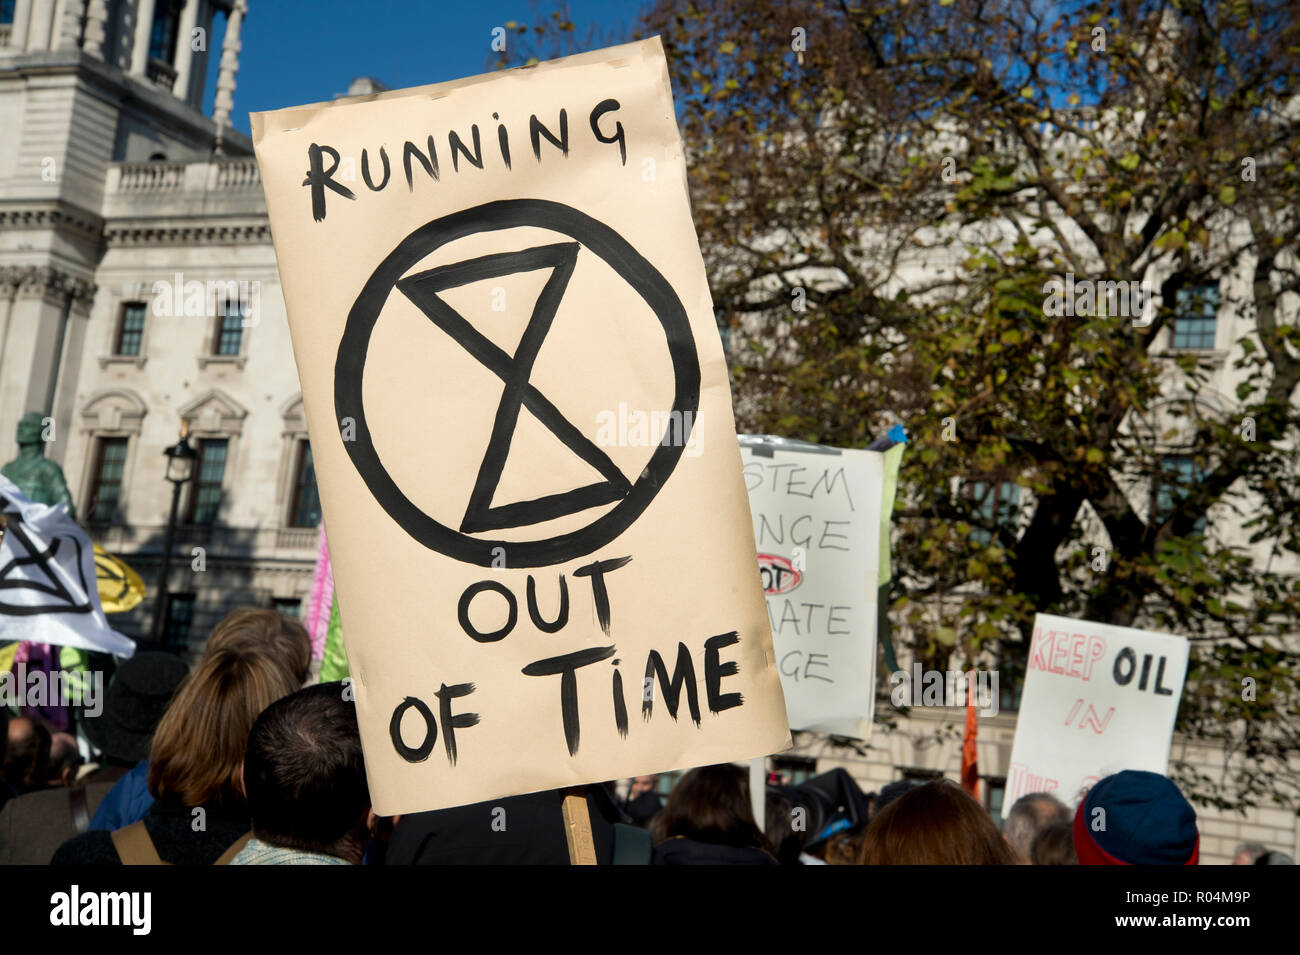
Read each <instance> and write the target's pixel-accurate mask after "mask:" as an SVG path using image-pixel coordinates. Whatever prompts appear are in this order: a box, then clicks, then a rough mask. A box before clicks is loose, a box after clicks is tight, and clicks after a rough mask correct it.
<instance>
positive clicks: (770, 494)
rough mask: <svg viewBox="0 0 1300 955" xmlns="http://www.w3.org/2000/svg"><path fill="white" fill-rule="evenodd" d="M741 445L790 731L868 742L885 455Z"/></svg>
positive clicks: (752, 440) (768, 442) (778, 443)
mask: <svg viewBox="0 0 1300 955" xmlns="http://www.w3.org/2000/svg"><path fill="white" fill-rule="evenodd" d="M742 445H743V446H742V448H741V453H742V458H743V460H744V462H745V484H746V487H747V488H748V489H749V507H750V511H751V512H752V514H753V519H754V540H755V542H756V544H757V546H758V566H759V573H760V575H761V577H762V581H763V591H764V593H765V594H766V597H767V613H768V624H769V626H770V627H771V629H772V643H773V648H774V650H775V652H776V659H777V668H778V669H779V670H780V673H781V683H782V685H783V687H784V689H785V705H786V712H787V715H788V718H789V721H790V728H791V729H796V730H814V731H818V732H822V733H834V734H836V735H839V736H853V737H857V738H859V739H867V738H868V737H869V736H870V735H871V716H872V710H873V709H874V704H875V699H876V619H877V595H878V592H879V588H878V579H879V565H880V555H881V547H880V538H881V532H882V527H881V508H882V506H883V501H884V484H885V467H884V460H885V456H884V455H883V454H881V453H880V452H877V451H857V450H842V449H840V448H828V447H822V446H819V445H810V444H805V443H803V442H789V441H784V440H782V439H780V438H771V437H768V436H757V435H755V436H750V435H747V436H745V438H744V439H743V440H742Z"/></svg>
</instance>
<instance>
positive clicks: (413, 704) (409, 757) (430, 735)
mask: <svg viewBox="0 0 1300 955" xmlns="http://www.w3.org/2000/svg"><path fill="white" fill-rule="evenodd" d="M411 708H414V709H415V712H417V713H419V714H420V716H421V718H422V719H423V720H424V742H422V743H421V744H420V745H419V746H407V745H406V741H405V740H403V739H402V717H403V716H405V715H406V711H407V710H409V709H411ZM388 735H389V738H390V739H392V741H393V748H394V749H396V750H397V754H398V755H399V756H401V757H402V759H404V760H406V761H407V762H408V763H422V762H424V761H425V760H426V759H428V758H429V754H430V753H432V752H433V744H434V743H436V742H438V721H437V720H435V719H434V718H433V711H432V710H431V709H429V707H428V705H427V704H426V703H425V702H424V700H421V699H417V698H416V697H414V696H408V697H407V698H406V699H404V700H403V701H402V702H401V703H398V704H397V708H396V709H394V710H393V718H392V719H391V720H389V721H388Z"/></svg>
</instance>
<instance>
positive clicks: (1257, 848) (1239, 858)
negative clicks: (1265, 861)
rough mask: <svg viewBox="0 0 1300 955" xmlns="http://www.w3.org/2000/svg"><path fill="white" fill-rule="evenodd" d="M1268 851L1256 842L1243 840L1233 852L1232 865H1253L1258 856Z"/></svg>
mask: <svg viewBox="0 0 1300 955" xmlns="http://www.w3.org/2000/svg"><path fill="white" fill-rule="evenodd" d="M1267 853H1268V849H1267V848H1265V847H1264V846H1261V845H1260V844H1259V843H1258V842H1243V843H1242V844H1241V845H1239V846H1237V851H1236V852H1235V853H1233V856H1232V864H1233V865H1254V864H1255V863H1256V862H1257V861H1258V860H1259V857H1260V856H1262V855H1265V854H1267Z"/></svg>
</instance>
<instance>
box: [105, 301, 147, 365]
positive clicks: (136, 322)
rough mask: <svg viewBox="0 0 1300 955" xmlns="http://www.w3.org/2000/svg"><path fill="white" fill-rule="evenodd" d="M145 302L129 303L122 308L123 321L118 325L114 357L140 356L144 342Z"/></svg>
mask: <svg viewBox="0 0 1300 955" xmlns="http://www.w3.org/2000/svg"><path fill="white" fill-rule="evenodd" d="M145 309H146V306H145V303H144V302H127V303H126V304H124V305H123V306H122V319H121V321H120V322H118V325H117V341H116V342H115V343H114V346H113V354H114V355H138V354H140V346H141V345H142V344H143V342H144V316H145Z"/></svg>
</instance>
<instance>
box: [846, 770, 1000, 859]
mask: <svg viewBox="0 0 1300 955" xmlns="http://www.w3.org/2000/svg"><path fill="white" fill-rule="evenodd" d="M858 862H859V863H860V864H862V865H1015V863H1016V858H1015V855H1014V854H1013V853H1012V851H1011V847H1010V846H1008V845H1007V843H1006V840H1004V839H1003V838H1002V834H1001V833H1000V832H998V828H997V826H995V825H993V820H992V819H990V818H989V814H988V813H987V812H986V811H985V810H984V807H983V806H981V805H980V804H979V803H977V802H976V801H975V800H974V799H973V798H971V796H970V794H969V793H967V792H966V790H964V789H962V788H961V787H960V786H958V785H957V784H956V783H954V782H952V781H951V780H947V779H944V780H940V781H938V782H933V783H927V784H926V785H924V786H918V787H916V788H915V789H912V790H909V791H908V792H906V793H904V794H903V795H902V796H900V797H899V798H898V799H896V800H894V801H893V802H891V803H890V804H889V805H888V806H886V807H885V808H884V809H883V810H881V812H880V815H878V816H876V818H875V819H873V820H872V821H871V825H869V826H867V831H866V833H865V834H864V835H863V837H862V847H861V849H860V851H859V853H858Z"/></svg>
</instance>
